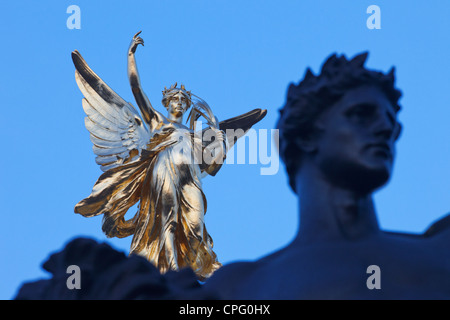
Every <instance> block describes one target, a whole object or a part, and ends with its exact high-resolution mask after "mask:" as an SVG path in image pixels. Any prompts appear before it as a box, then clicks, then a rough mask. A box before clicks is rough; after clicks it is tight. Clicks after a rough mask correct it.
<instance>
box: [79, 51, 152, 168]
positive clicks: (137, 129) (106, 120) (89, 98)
mask: <svg viewBox="0 0 450 320" xmlns="http://www.w3.org/2000/svg"><path fill="white" fill-rule="evenodd" d="M72 60H73V63H74V65H75V68H76V71H75V79H76V82H77V84H78V87H79V88H80V90H81V92H82V93H83V95H84V99H83V101H82V102H83V109H84V111H85V113H86V118H85V125H86V128H87V129H88V130H89V132H90V138H91V141H92V143H93V144H94V146H93V150H94V153H95V154H96V155H97V157H96V159H95V161H96V162H97V164H99V165H100V166H101V169H102V170H103V171H107V170H109V169H112V168H115V167H118V166H120V165H122V164H125V163H127V162H130V161H132V160H134V159H137V158H138V157H139V155H140V154H141V151H142V149H145V148H146V146H147V143H148V142H149V140H150V136H151V134H150V132H149V130H148V129H147V127H146V126H145V124H144V121H143V120H142V118H141V116H140V115H139V113H138V111H137V110H136V109H135V108H134V107H133V106H132V105H131V104H130V103H128V102H126V101H125V100H123V99H122V98H121V97H120V96H119V95H118V94H117V93H115V92H114V91H113V90H112V89H111V88H110V87H109V86H108V85H107V84H106V83H105V82H104V81H103V80H102V79H100V77H99V76H98V75H96V74H95V73H94V71H92V69H91V68H90V67H89V66H88V65H87V63H86V61H84V59H83V57H82V56H81V54H80V53H79V52H78V51H76V50H75V51H74V52H72Z"/></svg>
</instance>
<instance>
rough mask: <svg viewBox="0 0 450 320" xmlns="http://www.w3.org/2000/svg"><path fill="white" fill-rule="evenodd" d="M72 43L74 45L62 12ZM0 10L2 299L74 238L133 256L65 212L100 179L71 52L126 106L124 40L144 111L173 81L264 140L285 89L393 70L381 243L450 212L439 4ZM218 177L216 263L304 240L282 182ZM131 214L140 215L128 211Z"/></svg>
mask: <svg viewBox="0 0 450 320" xmlns="http://www.w3.org/2000/svg"><path fill="white" fill-rule="evenodd" d="M72 4H76V5H78V6H79V7H80V9H81V29H80V30H69V29H68V28H67V27H66V20H67V18H68V17H69V16H70V14H67V13H66V9H67V7H68V6H69V5H72ZM371 4H376V5H378V6H379V7H380V8H381V29H380V30H369V29H368V28H367V27H366V20H367V18H368V17H369V14H367V13H366V9H367V7H368V6H369V5H371ZM1 8H2V10H0V23H1V28H0V35H1V38H0V39H1V46H2V48H1V50H0V61H1V72H0V97H1V100H0V101H1V113H0V133H1V137H2V146H1V157H0V179H1V183H0V203H1V205H0V212H1V220H2V225H1V232H0V253H1V260H0V283H1V285H0V298H1V299H10V298H12V297H14V295H15V294H16V292H17V289H18V287H19V286H20V285H21V283H22V282H23V281H30V280H36V279H38V278H42V277H48V274H47V273H46V272H44V271H43V270H42V269H41V263H42V262H43V261H44V260H46V259H47V257H48V255H49V254H50V253H51V252H54V251H57V250H60V249H61V248H62V247H63V246H64V244H65V243H67V241H69V240H70V239H72V238H74V237H76V236H89V237H92V238H95V239H97V240H99V241H107V242H108V243H110V244H111V245H113V246H114V247H115V248H117V249H119V250H121V251H124V252H127V251H128V248H129V245H130V242H131V238H126V239H106V237H105V235H104V234H103V233H102V231H101V217H96V218H89V219H86V218H83V217H82V216H80V215H76V214H74V213H73V208H74V205H75V204H76V203H77V202H78V201H80V200H81V199H83V198H85V197H86V196H88V195H89V194H90V191H91V189H92V186H93V184H94V183H95V181H96V180H97V178H98V177H99V176H100V174H101V171H100V169H99V167H98V166H97V165H96V164H95V161H94V158H95V157H94V154H93V152H92V144H91V142H90V141H89V134H88V131H87V130H86V129H85V127H84V116H85V115H84V112H83V110H82V107H81V99H82V95H81V93H80V91H79V89H78V87H77V85H76V83H75V79H74V66H73V64H72V61H71V57H70V53H71V51H73V50H75V49H77V50H79V51H80V52H81V54H82V55H83V56H84V58H85V59H86V60H87V62H88V64H89V65H90V66H91V67H92V69H93V70H94V71H95V72H96V73H98V74H99V75H100V76H101V77H102V79H104V80H105V81H106V82H107V83H108V84H109V85H110V86H111V87H112V88H113V89H114V90H115V91H116V92H117V93H119V94H120V95H121V96H122V97H123V98H124V99H125V100H128V101H131V102H133V103H134V99H133V96H132V93H131V90H130V88H129V85H128V80H127V74H126V52H127V48H128V45H129V43H130V40H131V38H132V36H133V35H134V34H135V33H136V32H137V31H139V30H143V32H142V34H141V36H142V37H143V38H144V40H145V47H139V48H138V51H137V63H138V67H139V70H140V74H141V80H142V84H143V87H144V90H145V91H146V93H147V95H148V96H149V98H150V100H151V101H152V102H153V105H154V106H155V107H156V108H158V109H159V110H160V111H164V109H162V107H161V104H160V99H161V90H162V89H163V88H164V86H170V85H171V84H172V83H174V82H175V81H178V83H183V84H185V85H186V88H187V89H188V90H192V92H193V93H195V94H197V95H198V96H200V97H202V98H203V99H204V100H206V101H207V102H208V103H209V105H210V106H211V107H212V108H213V110H214V112H215V114H216V115H217V116H218V118H219V119H226V118H230V117H233V116H236V115H239V114H242V113H244V112H247V111H249V110H251V109H254V108H266V109H267V110H268V114H267V116H266V118H265V119H263V120H262V121H261V122H260V123H258V124H257V125H256V126H255V128H256V129H272V128H274V126H275V123H276V120H277V117H278V109H279V108H280V107H281V106H282V105H283V103H284V99H285V94H286V89H287V86H288V84H289V83H290V82H296V83H297V82H298V81H299V80H300V79H301V78H302V77H303V75H304V72H305V69H306V67H308V66H310V67H311V68H312V70H313V71H314V72H315V73H317V72H318V71H319V68H320V67H321V65H322V63H323V62H324V60H325V58H326V57H328V56H329V55H330V54H331V53H333V52H337V53H344V54H346V55H347V57H352V56H354V55H355V54H358V53H360V52H362V51H366V50H368V51H369V52H370V54H369V58H368V61H367V63H366V65H367V66H368V67H369V68H372V69H377V70H382V71H384V72H387V71H388V70H389V69H390V67H391V66H393V65H394V66H396V70H397V86H398V87H399V88H400V89H401V90H402V91H403V93H404V96H403V98H402V99H401V101H400V102H401V104H402V106H403V109H402V111H401V113H400V114H399V119H400V121H401V122H402V123H403V125H404V131H403V134H402V137H401V138H400V140H399V142H398V148H397V150H398V156H397V161H396V164H395V170H394V175H393V177H392V179H391V181H390V183H389V185H388V186H387V187H385V188H383V189H382V190H381V191H379V192H377V193H376V194H375V200H376V205H377V210H378V218H379V222H380V225H381V227H382V228H383V229H385V230H396V231H404V232H423V231H424V230H425V229H426V228H427V227H428V226H429V225H430V224H431V223H432V222H433V221H435V220H437V219H439V218H440V217H442V216H443V215H444V214H445V213H446V212H448V210H449V209H450V205H449V203H448V191H449V189H450V166H449V164H450V148H449V137H450V126H449V125H448V123H449V118H450V111H449V110H450V108H449V107H450V101H449V100H450V98H449V90H450V87H449V77H450V76H449V75H450V62H449V58H448V53H449V49H450V42H449V41H448V33H449V31H450V20H449V19H448V17H449V14H450V2H448V1H444V0H442V1H439V0H434V1H433V2H431V1H415V2H414V3H412V2H411V1H382V0H375V1H363V0H362V1H331V0H330V1H323V0H322V1H299V0H298V1H287V0H283V1H268V0H267V1H263V0H258V1H256V0H252V1H234V0H233V1H218V0H214V1H206V0H203V1H201V0H190V1H175V0H174V1H155V0H153V1H127V2H125V1H122V2H120V3H119V2H106V1H95V2H94V1H76V0H73V1H45V2H44V1H16V2H12V1H8V2H3V3H2V5H1ZM261 167H264V165H262V164H252V165H251V164H245V165H244V164H241V165H237V164H236V165H225V166H224V167H223V168H222V169H221V171H220V172H219V174H218V175H217V176H216V177H213V178H212V177H207V178H206V179H205V180H204V191H205V194H206V197H207V199H208V212H207V215H206V225H207V228H208V231H209V232H210V234H211V235H212V237H213V239H214V243H215V251H216V253H217V254H218V257H219V260H220V261H221V262H222V263H228V262H231V261H236V260H243V259H246V260H247V259H250V260H251V259H256V258H259V257H261V256H264V255H266V254H268V253H270V252H272V251H273V250H276V249H279V248H281V247H283V246H284V245H286V244H288V243H289V241H290V240H292V238H293V237H294V235H295V233H296V231H297V228H298V209H297V207H298V203H297V199H296V197H295V195H294V193H293V192H292V191H291V190H290V189H289V187H288V184H287V176H286V174H285V171H284V167H283V166H282V164H280V169H279V171H278V173H277V174H276V175H271V176H263V175H261V174H260V169H261ZM133 213H134V212H133Z"/></svg>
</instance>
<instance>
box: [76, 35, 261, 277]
mask: <svg viewBox="0 0 450 320" xmlns="http://www.w3.org/2000/svg"><path fill="white" fill-rule="evenodd" d="M139 34H140V32H138V33H137V34H136V35H135V36H134V37H133V40H132V41H131V44H130V47H129V49H128V78H129V81H130V85H131V89H132V92H133V95H134V97H135V99H136V102H137V104H138V106H139V109H140V111H141V113H142V117H141V116H140V114H139V113H138V111H137V110H136V109H135V108H134V107H133V106H132V105H131V103H128V102H126V101H125V100H123V99H122V98H121V97H120V96H119V95H118V94H117V93H115V92H114V91H113V90H112V89H111V88H110V87H109V86H107V85H106V83H105V82H103V80H102V79H100V77H98V76H97V75H96V74H95V73H94V72H93V71H92V70H91V68H90V67H89V66H88V65H87V63H86V62H85V61H84V59H83V58H82V57H81V55H80V53H79V52H78V51H74V52H72V59H73V62H74V64H75V68H76V71H75V79H76V82H77V84H78V86H79V88H80V90H81V92H82V93H83V95H84V99H83V100H82V104H83V109H84V111H85V113H86V115H87V116H86V118H85V125H86V128H87V129H88V130H89V132H90V138H91V141H92V143H93V144H94V146H93V150H94V153H95V154H96V155H97V157H96V162H97V164H99V165H100V166H101V169H102V170H103V171H104V173H103V174H102V175H101V176H100V178H99V179H98V180H97V182H96V183H95V185H94V188H93V190H92V193H91V195H90V196H89V197H87V198H86V199H84V200H82V201H80V202H79V203H78V204H77V205H76V206H75V212H76V213H79V214H81V215H83V216H85V217H93V216H97V215H100V214H103V222H102V230H103V232H104V233H105V234H106V235H107V236H108V237H118V238H123V237H127V236H130V235H133V240H132V243H131V248H130V254H132V253H134V254H139V255H142V256H144V257H145V258H147V259H148V260H149V261H150V262H152V263H153V264H154V265H155V266H156V267H158V268H159V270H160V272H161V273H164V272H166V271H168V270H178V269H180V268H184V267H190V268H192V269H193V270H194V272H195V273H196V275H197V276H198V278H199V279H201V280H204V279H206V278H208V277H209V276H211V274H212V273H213V272H214V271H215V270H216V269H217V268H219V267H220V266H221V264H220V263H219V262H218V260H217V256H216V254H215V253H214V251H213V240H212V238H211V236H210V235H209V234H208V232H207V230H206V227H205V220H204V216H205V213H206V198H205V195H204V194H203V191H202V181H201V179H202V178H203V177H204V176H205V175H208V174H209V175H212V176H214V175H215V174H216V173H217V172H218V171H219V169H220V168H221V166H222V164H223V160H224V158H225V156H226V152H227V150H229V148H231V147H232V146H233V145H234V143H235V142H236V140H237V139H238V138H240V137H241V136H243V135H244V134H245V133H246V132H247V131H248V130H249V129H250V128H251V127H252V126H253V125H254V124H255V123H257V122H258V121H260V120H261V119H262V118H264V116H265V115H266V110H261V109H255V110H253V111H250V112H248V113H246V114H243V115H241V116H238V117H235V118H232V119H228V120H225V121H222V122H220V123H219V122H218V120H217V118H216V117H215V116H214V114H213V113H212V110H211V108H210V107H209V106H208V104H207V103H206V102H205V101H203V100H202V99H200V98H199V97H197V96H196V95H194V94H192V93H191V92H190V91H187V90H186V88H185V87H184V86H183V85H181V86H180V87H177V84H176V83H175V84H174V85H172V86H171V87H170V88H169V89H167V88H165V90H164V91H163V98H162V104H163V105H164V107H165V108H166V109H167V111H168V115H167V116H164V115H163V114H162V113H160V112H158V111H157V110H155V109H154V108H153V107H152V105H151V103H150V101H149V99H148V98H147V96H146V94H145V93H144V91H143V90H142V87H141V83H140V78H139V74H138V71H137V66H136V60H135V52H136V48H137V47H138V45H139V44H141V45H144V41H143V40H142V38H141V37H139ZM189 108H190V109H191V111H190V113H189V117H188V120H189V119H190V125H189V127H187V126H185V125H183V124H182V120H183V115H184V113H186V112H187V110H188V109H189ZM200 116H203V117H204V118H205V119H206V121H207V123H208V127H207V128H205V129H203V130H199V131H195V123H196V120H198V119H199V117H200ZM205 136H208V138H207V139H205ZM212 137H214V139H213V138H212ZM138 202H139V205H138V210H137V213H136V214H135V215H134V217H133V218H131V219H129V220H125V218H124V216H125V214H126V212H127V211H128V209H129V208H130V207H132V206H133V205H135V204H136V203H138Z"/></svg>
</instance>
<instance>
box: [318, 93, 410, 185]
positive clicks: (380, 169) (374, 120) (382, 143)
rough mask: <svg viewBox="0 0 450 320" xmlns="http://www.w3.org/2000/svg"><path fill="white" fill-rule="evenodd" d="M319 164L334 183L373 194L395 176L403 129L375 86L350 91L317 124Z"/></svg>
mask: <svg viewBox="0 0 450 320" xmlns="http://www.w3.org/2000/svg"><path fill="white" fill-rule="evenodd" d="M317 125H318V127H319V128H320V129H321V130H322V132H320V133H319V134H318V137H317V141H316V143H317V145H316V147H317V150H316V155H315V160H316V161H317V163H318V165H319V167H320V168H321V171H322V172H323V173H324V174H325V176H326V177H327V178H328V179H331V181H332V182H333V183H336V184H339V185H341V186H342V187H346V188H349V189H352V190H356V191H361V192H371V191H373V190H374V189H376V188H378V187H380V186H382V185H383V184H385V183H386V182H387V181H388V179H389V178H390V176H391V173H392V167H393V161H394V157H395V142H396V140H397V138H398V136H399V134H400V130H401V126H400V124H399V123H398V121H397V115H396V112H395V109H394V107H393V106H392V104H391V103H390V102H389V100H388V99H387V97H386V96H385V95H384V93H383V92H382V91H381V90H380V89H378V88H377V87H375V86H361V87H358V88H355V89H353V90H350V91H349V92H348V93H346V94H345V95H344V96H343V97H342V99H341V100H339V101H338V102H337V103H336V104H335V105H333V106H331V107H330V108H329V109H328V110H326V111H325V112H324V113H323V114H322V115H321V116H320V117H319V119H318V120H317Z"/></svg>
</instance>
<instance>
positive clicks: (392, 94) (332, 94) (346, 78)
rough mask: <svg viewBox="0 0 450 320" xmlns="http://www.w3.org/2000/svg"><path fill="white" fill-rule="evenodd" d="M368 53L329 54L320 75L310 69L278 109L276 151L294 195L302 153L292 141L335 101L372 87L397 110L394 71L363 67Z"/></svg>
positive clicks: (398, 108) (304, 134)
mask: <svg viewBox="0 0 450 320" xmlns="http://www.w3.org/2000/svg"><path fill="white" fill-rule="evenodd" d="M367 55H368V53H367V52H364V53H361V54H359V55H357V56H355V57H354V58H353V59H351V60H347V58H346V57H345V56H344V55H341V56H340V57H338V56H337V55H336V54H333V55H331V56H330V57H329V58H328V59H327V60H326V62H325V63H324V64H323V66H322V70H321V72H320V74H319V75H317V76H315V75H314V74H313V73H312V71H311V69H310V68H308V69H307V70H306V73H305V76H304V78H303V80H302V81H300V83H299V84H298V85H295V84H293V83H291V84H290V85H289V88H288V93H287V99H286V103H285V105H284V106H283V107H282V108H281V109H280V110H279V111H280V117H279V119H278V122H277V129H279V133H280V141H279V152H280V157H281V159H282V160H283V162H284V164H285V166H286V171H287V173H288V176H289V185H290V186H291V188H292V189H293V191H294V192H296V188H295V174H296V172H297V169H298V167H299V166H300V163H301V156H302V152H301V150H300V149H299V148H298V147H297V144H296V143H295V139H296V138H298V137H302V136H303V137H306V136H307V135H309V134H310V133H311V132H312V130H314V128H315V120H316V119H317V118H318V116H319V115H320V114H321V113H322V112H323V111H325V110H326V109H327V108H329V107H331V106H332V105H334V104H335V103H336V102H338V101H339V100H340V99H341V98H342V97H343V96H344V94H345V93H346V92H348V91H349V90H351V89H354V88H357V87H359V86H362V85H375V86H377V87H378V88H380V89H381V91H382V92H383V93H384V94H385V95H386V97H387V98H388V100H389V101H390V102H391V103H392V105H393V106H394V108H395V110H396V112H398V111H399V110H400V106H399V104H398V100H399V99H400V97H401V95H402V94H401V91H399V90H398V89H396V88H395V87H394V82H395V76H394V73H395V68H394V67H392V68H391V70H390V71H389V72H388V73H387V74H384V73H382V72H379V71H374V70H368V69H366V68H365V67H364V63H365V62H366V59H367Z"/></svg>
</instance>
